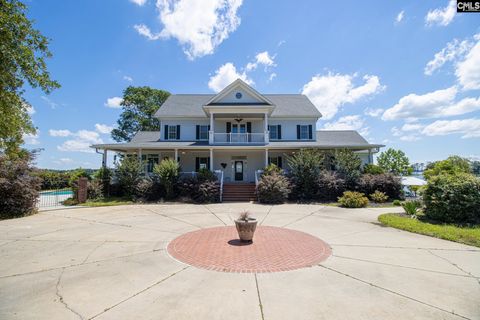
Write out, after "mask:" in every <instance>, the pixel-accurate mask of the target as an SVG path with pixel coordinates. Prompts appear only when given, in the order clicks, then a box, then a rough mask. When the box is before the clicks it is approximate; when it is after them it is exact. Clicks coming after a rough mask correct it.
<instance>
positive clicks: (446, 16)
mask: <svg viewBox="0 0 480 320" xmlns="http://www.w3.org/2000/svg"><path fill="white" fill-rule="evenodd" d="M456 12H457V1H456V0H450V1H449V2H448V5H447V6H446V7H444V8H437V9H435V10H430V11H428V13H427V15H426V16H425V24H426V25H427V26H433V25H439V26H448V25H449V24H450V23H451V22H452V20H453V18H454V17H455V14H456Z"/></svg>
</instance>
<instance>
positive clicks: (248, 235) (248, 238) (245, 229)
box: [235, 211, 257, 242]
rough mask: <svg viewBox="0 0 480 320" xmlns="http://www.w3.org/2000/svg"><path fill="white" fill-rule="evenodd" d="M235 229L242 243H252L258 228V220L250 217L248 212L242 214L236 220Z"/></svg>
mask: <svg viewBox="0 0 480 320" xmlns="http://www.w3.org/2000/svg"><path fill="white" fill-rule="evenodd" d="M235 227H236V228H237V232H238V237H239V238H240V241H241V242H252V241H253V234H254V233H255V229H256V228H257V219H255V218H252V217H250V213H249V212H248V211H247V212H242V213H241V214H240V216H239V217H238V219H236V220H235Z"/></svg>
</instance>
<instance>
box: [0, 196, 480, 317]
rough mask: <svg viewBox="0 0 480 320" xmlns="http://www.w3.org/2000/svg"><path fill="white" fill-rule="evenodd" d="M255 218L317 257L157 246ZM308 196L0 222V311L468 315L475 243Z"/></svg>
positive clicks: (472, 308)
mask: <svg viewBox="0 0 480 320" xmlns="http://www.w3.org/2000/svg"><path fill="white" fill-rule="evenodd" d="M245 209H248V210H250V211H251V212H253V213H254V216H256V217H257V219H258V220H259V221H260V222H261V223H262V224H263V225H270V226H280V227H286V228H290V229H295V230H300V231H303V232H306V233H309V234H312V235H314V236H317V237H319V238H321V239H322V240H324V241H326V242H327V243H328V244H329V245H330V246H331V247H332V251H333V252H332V256H330V257H329V258H328V259H327V260H326V261H324V262H322V263H321V264H320V265H317V266H314V267H310V268H305V269H300V270H295V271H287V272H278V273H262V274H251V273H223V272H215V271H207V270H201V269H197V268H195V267H192V266H188V265H185V264H183V263H180V262H178V261H176V260H174V259H173V258H171V257H170V256H169V255H168V253H167V252H166V250H165V248H166V245H167V244H168V242H169V241H171V240H172V239H174V238H176V237H177V236H179V235H181V234H183V233H185V232H189V231H193V230H198V229H199V228H206V227H213V226H223V225H232V224H233V220H232V219H234V218H235V217H236V214H237V213H238V212H240V211H241V210H245ZM394 210H398V208H396V209H392V208H387V209H341V208H336V207H326V206H320V205H291V204H289V205H279V206H266V205H256V204H240V203H238V204H231V203H228V204H212V205H185V204H172V205H144V206H140V205H132V206H119V207H104V208H82V209H69V210H56V211H49V212H42V213H40V214H37V215H34V216H31V217H27V218H22V219H14V220H6V221H0V256H1V260H0V319H49V320H53V319H62V320H63V319H115V320H118V319H162V320H166V319H176V320H178V319H209V320H210V319H248V320H250V319H267V320H270V319H272V320H280V319H289V320H290V319H342V320H345V319H356V320H358V319H480V249H479V248H475V247H469V246H465V245H461V244H457V243H454V242H448V241H443V240H439V239H435V238H430V237H426V236H421V235H416V234H411V233H408V232H404V231H399V230H395V229H392V228H386V227H382V226H381V225H379V224H378V223H377V221H376V217H377V216H378V215H379V214H380V213H384V212H389V211H390V212H391V211H394Z"/></svg>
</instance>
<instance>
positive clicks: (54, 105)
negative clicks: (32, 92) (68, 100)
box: [40, 96, 58, 109]
mask: <svg viewBox="0 0 480 320" xmlns="http://www.w3.org/2000/svg"><path fill="white" fill-rule="evenodd" d="M40 98H41V99H42V100H43V101H45V102H46V103H47V104H48V105H49V106H50V108H52V109H55V108H56V107H58V103H56V102H54V101H53V100H51V99H49V98H47V97H45V96H41V97H40Z"/></svg>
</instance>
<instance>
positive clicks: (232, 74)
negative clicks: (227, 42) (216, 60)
mask: <svg viewBox="0 0 480 320" xmlns="http://www.w3.org/2000/svg"><path fill="white" fill-rule="evenodd" d="M237 79H242V80H243V81H245V82H246V83H248V84H249V85H252V84H253V81H252V80H251V79H250V78H248V76H247V74H246V73H245V72H242V73H239V72H238V71H237V68H235V66H234V65H233V63H231V62H227V63H225V64H224V65H222V66H221V67H220V68H218V69H217V71H215V75H213V76H211V77H210V81H208V87H209V88H210V89H212V90H213V91H215V92H219V91H221V90H222V89H223V88H225V87H226V86H228V85H229V84H230V83H232V82H233V81H235V80H237Z"/></svg>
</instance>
